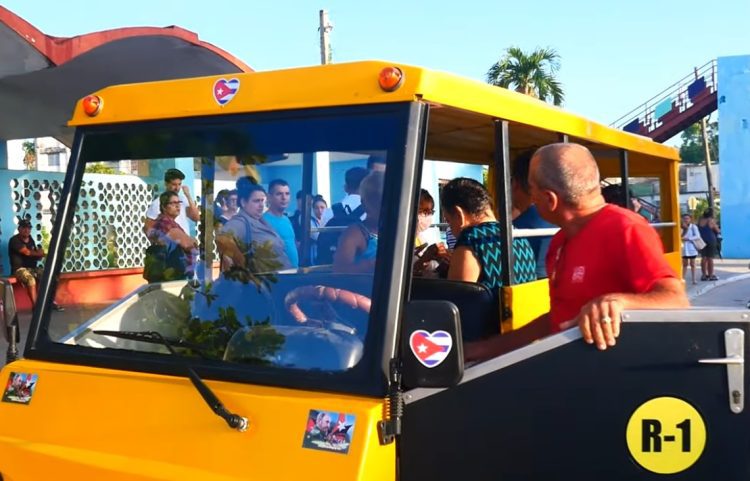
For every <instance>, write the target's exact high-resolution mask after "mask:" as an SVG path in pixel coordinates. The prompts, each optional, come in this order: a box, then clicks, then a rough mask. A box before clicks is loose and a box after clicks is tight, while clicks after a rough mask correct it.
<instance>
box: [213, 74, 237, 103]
mask: <svg viewBox="0 0 750 481" xmlns="http://www.w3.org/2000/svg"><path fill="white" fill-rule="evenodd" d="M239 90H240V80H239V79H236V78H233V79H231V80H227V79H223V78H220V79H219V80H217V81H216V82H214V100H216V102H217V103H218V104H219V105H226V104H228V103H229V101H230V100H232V99H233V98H234V96H235V95H236V94H237V92H238V91H239Z"/></svg>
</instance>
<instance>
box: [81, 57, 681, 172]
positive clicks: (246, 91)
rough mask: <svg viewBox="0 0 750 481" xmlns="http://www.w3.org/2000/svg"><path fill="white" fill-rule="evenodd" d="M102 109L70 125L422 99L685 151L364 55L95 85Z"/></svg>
mask: <svg viewBox="0 0 750 481" xmlns="http://www.w3.org/2000/svg"><path fill="white" fill-rule="evenodd" d="M393 65H395V66H397V67H399V68H400V69H401V70H402V71H403V72H404V74H405V77H404V82H403V84H402V85H401V87H400V88H399V89H397V90H396V91H394V92H385V91H383V90H381V89H380V87H379V85H378V74H379V73H380V70H381V69H383V68H384V67H388V66H393ZM222 79H223V80H225V81H232V80H235V79H236V80H237V81H238V85H239V87H238V89H237V91H236V93H235V95H234V97H233V98H232V99H231V100H230V101H228V102H226V103H225V104H224V105H220V103H219V102H218V101H217V100H216V98H215V96H214V88H215V85H216V84H217V82H219V81H220V80H222ZM95 94H96V95H98V96H99V97H100V98H101V99H102V101H103V104H102V108H101V111H100V113H99V114H98V115H97V116H95V117H89V116H87V115H86V114H85V113H84V112H83V110H82V101H79V102H78V103H77V104H76V107H75V111H74V113H73V118H72V119H71V121H70V122H69V125H71V126H83V125H101V124H110V123H120V122H135V121H143V120H159V119H170V118H184V117H199V116H211V115H224V114H237V113H245V112H263V111H272V110H287V109H300V108H312V107H332V106H343V105H362V104H375V103H390V102H404V101H415V100H420V99H421V100H424V101H427V102H429V103H430V104H433V105H436V106H446V107H448V106H449V107H455V108H458V109H461V110H465V111H472V112H477V113H480V114H485V115H489V116H492V117H496V118H501V119H506V120H509V121H511V122H517V123H521V124H528V125H534V126H539V127H541V128H544V129H546V130H549V131H553V132H560V133H564V134H568V135H570V136H572V137H576V138H580V139H587V140H591V141H594V142H597V143H601V144H606V145H610V146H612V147H618V148H624V149H628V150H630V151H635V152H642V153H644V154H650V155H655V156H659V157H666V158H671V159H675V160H677V159H679V154H678V152H677V150H676V149H674V148H671V147H667V146H665V145H662V144H659V143H656V142H653V141H652V140H651V139H648V138H646V137H641V136H638V135H633V134H629V133H626V132H623V131H621V130H618V129H613V128H611V127H608V126H605V125H602V124H599V123H596V122H593V121H590V120H587V119H585V118H583V117H580V116H578V115H574V114H572V113H569V112H566V111H564V110H562V109H559V108H557V107H554V106H552V105H549V104H547V103H545V102H542V101H539V100H537V99H534V98H531V97H529V96H526V95H522V94H519V93H517V92H513V91H510V90H507V89H504V88H499V87H494V86H491V85H488V84H485V83H482V82H479V81H476V80H471V79H466V78H463V77H459V76H456V75H452V74H448V73H445V72H439V71H434V70H428V69H424V68H420V67H413V66H408V65H401V64H395V63H388V62H383V61H364V62H352V63H342V64H329V65H320V66H313V67H301V68H292V69H285V70H275V71H268V72H253V73H246V74H233V75H223V76H211V77H199V78H190V79H180V80H168V81H161V82H148V83H140V84H128V85H118V86H113V87H107V88H105V89H103V90H100V91H98V92H96V93H95Z"/></svg>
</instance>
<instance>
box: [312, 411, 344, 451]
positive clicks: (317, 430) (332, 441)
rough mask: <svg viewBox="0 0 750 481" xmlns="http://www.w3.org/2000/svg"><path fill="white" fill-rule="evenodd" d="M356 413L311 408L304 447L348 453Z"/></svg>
mask: <svg viewBox="0 0 750 481" xmlns="http://www.w3.org/2000/svg"><path fill="white" fill-rule="evenodd" d="M354 424H355V417H354V414H344V413H337V412H333V411H321V410H318V409H311V410H310V415H309V416H308V417H307V427H306V428H305V437H304V439H303V440H302V447H303V448H308V449H318V450H320V451H333V452H334V453H341V454H347V453H348V452H349V445H350V444H351V442H352V436H354Z"/></svg>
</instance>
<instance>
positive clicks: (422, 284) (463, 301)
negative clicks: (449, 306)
mask: <svg viewBox="0 0 750 481" xmlns="http://www.w3.org/2000/svg"><path fill="white" fill-rule="evenodd" d="M411 298H412V299H414V300H421V301H449V302H452V303H453V304H455V305H456V307H457V308H458V312H459V313H460V314H461V335H462V337H463V340H464V342H469V341H476V340H478V339H483V338H485V337H488V336H491V335H494V334H499V333H500V319H499V317H500V306H499V296H498V295H497V294H495V293H494V292H493V291H492V290H490V289H489V288H487V287H486V286H485V285H484V284H479V283H476V282H463V281H450V280H447V279H430V278H423V277H415V278H414V279H412V286H411Z"/></svg>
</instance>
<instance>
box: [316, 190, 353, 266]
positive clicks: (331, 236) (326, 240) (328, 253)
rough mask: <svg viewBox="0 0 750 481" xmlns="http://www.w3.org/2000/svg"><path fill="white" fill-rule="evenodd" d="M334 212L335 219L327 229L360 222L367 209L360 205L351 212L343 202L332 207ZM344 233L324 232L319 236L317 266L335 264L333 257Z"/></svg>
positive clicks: (339, 231)
mask: <svg viewBox="0 0 750 481" xmlns="http://www.w3.org/2000/svg"><path fill="white" fill-rule="evenodd" d="M331 210H332V211H333V217H331V220H329V221H328V222H327V223H326V225H325V227H346V226H348V225H350V224H353V223H354V222H358V221H359V220H360V217H362V214H364V213H365V208H364V206H363V205H362V204H360V205H359V206H358V207H357V208H356V209H354V210H351V209H350V208H349V206H345V205H344V204H342V203H341V202H337V203H335V204H333V205H332V206H331ZM343 232H344V229H336V230H335V231H323V232H321V233H320V236H318V257H317V259H315V263H316V264H333V256H334V254H335V253H336V248H337V247H338V245H339V237H341V234H342V233H343Z"/></svg>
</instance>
